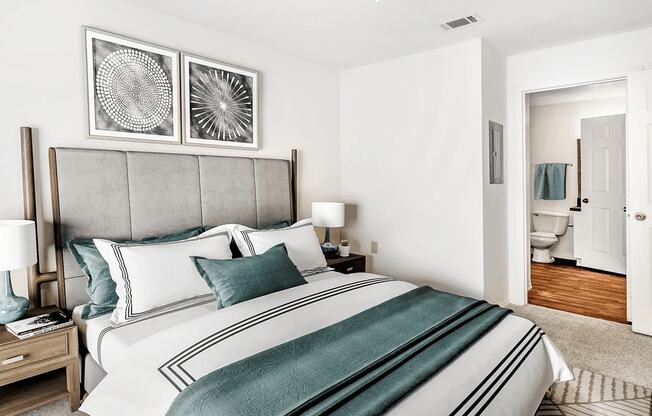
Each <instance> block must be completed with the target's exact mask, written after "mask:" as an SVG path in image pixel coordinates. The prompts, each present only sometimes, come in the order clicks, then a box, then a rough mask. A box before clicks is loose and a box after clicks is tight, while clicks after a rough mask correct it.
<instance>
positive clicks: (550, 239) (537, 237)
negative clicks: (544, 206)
mask: <svg viewBox="0 0 652 416" xmlns="http://www.w3.org/2000/svg"><path fill="white" fill-rule="evenodd" d="M569 217H570V214H567V213H565V212H554V211H538V210H534V211H532V226H533V228H534V231H533V232H531V233H530V245H531V246H532V248H533V249H534V250H533V251H534V253H533V255H532V261H535V262H537V263H552V262H553V261H555V259H554V258H553V257H550V249H551V248H552V246H554V245H555V244H557V241H558V240H557V236H558V235H564V234H565V233H566V229H567V228H568V219H569Z"/></svg>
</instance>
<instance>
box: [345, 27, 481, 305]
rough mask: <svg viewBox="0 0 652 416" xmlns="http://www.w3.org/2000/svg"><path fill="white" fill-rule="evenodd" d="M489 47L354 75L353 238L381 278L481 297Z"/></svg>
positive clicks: (468, 47)
mask: <svg viewBox="0 0 652 416" xmlns="http://www.w3.org/2000/svg"><path fill="white" fill-rule="evenodd" d="M481 46H482V45H481V41H480V40H479V39H478V40H473V41H469V42H465V43H461V44H458V45H454V46H450V47H446V48H442V49H437V50H433V51H429V52H425V53H421V54H417V55H412V56H407V57H404V58H400V59H396V60H392V61H388V62H383V63H379V64H374V65H368V66H363V67H359V68H353V69H349V70H345V71H343V72H342V73H341V78H340V80H341V85H340V96H341V104H340V141H341V142H340V157H341V161H340V165H341V172H342V173H341V181H342V183H341V189H342V198H343V200H344V202H346V203H347V204H350V210H349V211H350V215H349V216H348V217H347V221H348V224H347V227H346V229H345V231H344V235H345V236H346V237H347V238H349V239H350V240H352V242H353V243H354V246H353V248H354V249H355V250H361V251H362V252H364V253H369V252H370V242H371V241H372V240H374V241H377V242H378V254H375V255H373V256H372V257H371V268H372V270H373V271H374V272H377V273H382V274H387V275H390V276H395V277H398V278H404V279H407V280H410V281H413V282H417V283H426V284H430V285H432V286H434V287H437V288H441V289H444V290H449V291H452V292H456V293H464V294H467V295H471V296H477V297H482V296H483V293H484V279H483V267H484V265H483V219H482V216H483V211H482V206H483V185H482V184H483V182H482V178H483V172H482V170H483V159H482V158H483V152H482V148H483V146H482V137H483V136H482V124H483V123H482V95H481V83H482V78H481V70H482V62H481V60H482V57H481Z"/></svg>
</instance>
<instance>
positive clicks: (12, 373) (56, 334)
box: [0, 307, 80, 415]
mask: <svg viewBox="0 0 652 416" xmlns="http://www.w3.org/2000/svg"><path fill="white" fill-rule="evenodd" d="M53 310H56V308H52V307H48V308H39V309H33V310H30V311H29V312H28V313H27V316H36V315H40V314H43V313H47V312H52V311H53ZM79 394H80V381H79V347H78V341H77V326H76V325H73V326H70V327H67V328H63V329H60V330H58V331H52V332H48V333H46V334H43V335H36V336H34V337H32V338H27V339H24V340H21V339H18V338H17V337H15V336H14V335H12V334H11V333H9V332H8V331H7V330H6V329H5V327H4V325H0V415H17V414H20V413H23V412H25V411H28V410H30V409H34V408H37V407H40V406H42V405H44V404H46V403H50V402H53V401H55V400H60V399H63V398H66V397H68V400H69V402H70V410H71V411H73V412H74V411H76V410H77V409H78V408H79Z"/></svg>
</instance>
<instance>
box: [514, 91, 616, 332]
mask: <svg viewBox="0 0 652 416" xmlns="http://www.w3.org/2000/svg"><path fill="white" fill-rule="evenodd" d="M626 99H627V84H626V81H625V80H615V81H609V82H600V83H594V84H588V85H581V86H575V87H569V88H561V89H554V90H547V91H540V92H533V93H529V94H526V96H525V100H526V109H527V117H528V127H529V154H530V169H529V176H530V178H529V185H530V188H529V189H530V192H529V193H530V224H531V225H530V231H531V233H530V239H529V241H530V246H531V247H530V248H531V253H532V257H531V259H532V261H531V264H530V267H531V273H530V282H529V283H530V290H529V292H528V303H531V304H535V305H540V306H546V307H552V308H556V309H561V310H565V311H568V312H574V313H579V314H583V315H589V316H594V317H598V318H602V319H608V320H612V321H618V322H627V281H626V257H625V252H626V249H625V242H626V227H625V224H626V221H625V220H626V203H625V189H626V180H625V178H626V174H625V172H626V171H625V167H626V166H625V139H626V138H625V121H626V116H625V112H626Z"/></svg>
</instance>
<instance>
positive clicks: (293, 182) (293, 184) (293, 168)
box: [290, 149, 299, 223]
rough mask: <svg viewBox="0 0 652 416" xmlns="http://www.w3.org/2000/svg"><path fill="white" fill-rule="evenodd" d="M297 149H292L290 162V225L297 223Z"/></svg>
mask: <svg viewBox="0 0 652 416" xmlns="http://www.w3.org/2000/svg"><path fill="white" fill-rule="evenodd" d="M298 153H299V151H298V150H297V149H292V158H291V160H290V189H291V192H292V223H295V222H296V221H297V209H298V208H297V204H298V201H299V197H298V193H297V186H298V184H297V163H298V157H299V156H298Z"/></svg>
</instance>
